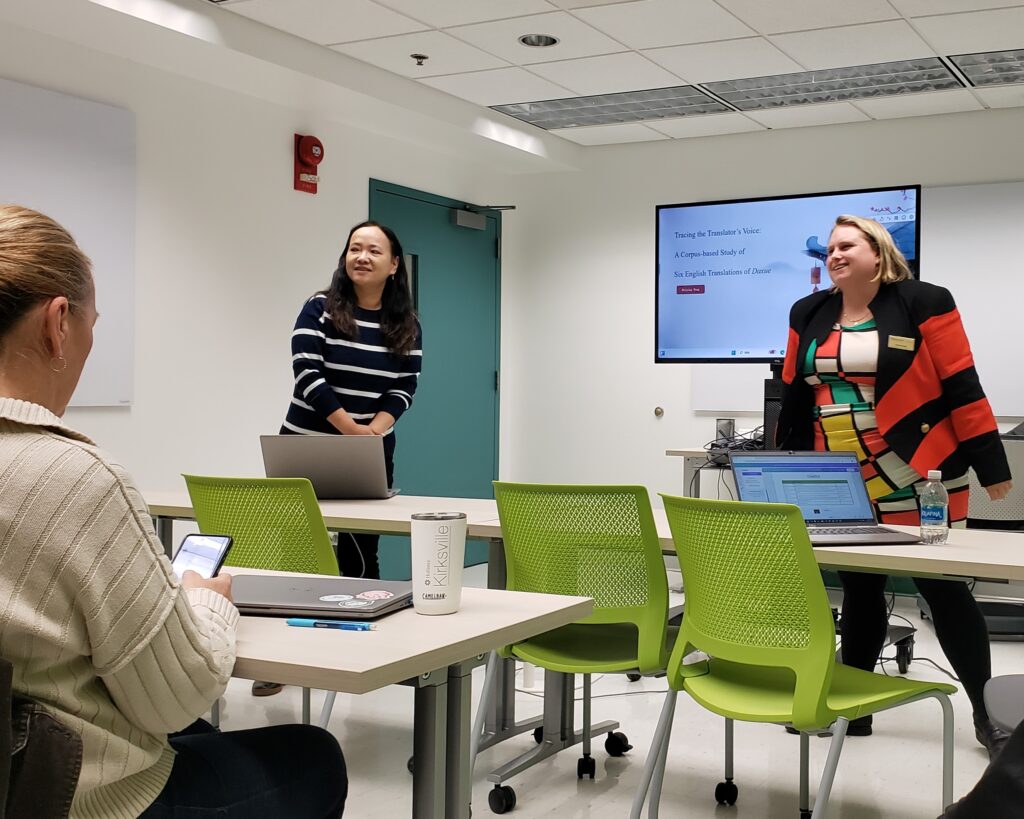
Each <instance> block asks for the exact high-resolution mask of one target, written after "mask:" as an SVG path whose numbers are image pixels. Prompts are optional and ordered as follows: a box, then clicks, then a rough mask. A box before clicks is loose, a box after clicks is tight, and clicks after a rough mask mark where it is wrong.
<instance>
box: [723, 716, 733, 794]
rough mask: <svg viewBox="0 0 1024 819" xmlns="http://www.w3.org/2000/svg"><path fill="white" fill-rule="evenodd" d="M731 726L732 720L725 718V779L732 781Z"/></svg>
mask: <svg viewBox="0 0 1024 819" xmlns="http://www.w3.org/2000/svg"><path fill="white" fill-rule="evenodd" d="M733 727H734V721H733V720H731V719H729V718H728V717H726V720H725V781H726V782H732V775H733V769H732V766H733Z"/></svg>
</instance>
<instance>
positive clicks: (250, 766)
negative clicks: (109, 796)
mask: <svg viewBox="0 0 1024 819" xmlns="http://www.w3.org/2000/svg"><path fill="white" fill-rule="evenodd" d="M169 739H170V743H171V747H173V748H174V750H175V752H176V756H175V758H174V767H173V768H172V769H171V776H170V778H169V779H168V780H167V784H166V785H165V786H164V789H163V790H162V791H161V792H160V795H159V796H157V798H156V801H155V802H153V804H152V805H150V806H149V807H148V808H147V809H146V810H145V811H144V812H143V813H142V817H144V819H214V817H216V819H280V817H282V816H287V817H289V819H335V817H339V816H341V814H342V810H343V809H344V807H345V797H346V796H347V795H348V775H347V774H346V772H345V759H344V757H343V756H342V754H341V748H340V747H339V745H338V741H337V740H336V739H335V738H334V736H333V735H331V734H329V733H328V732H327V731H324V730H323V729H321V728H317V727H316V726H314V725H271V726H268V727H266V728H253V729H250V730H248V731H228V732H225V733H220V732H217V731H215V730H214V729H213V728H212V727H211V726H210V725H209V723H206V722H204V721H203V720H198V721H197V722H196V723H195V724H193V725H192V726H190V727H189V728H187V729H185V730H184V731H182V732H181V733H180V734H172V735H171V736H170V737H169Z"/></svg>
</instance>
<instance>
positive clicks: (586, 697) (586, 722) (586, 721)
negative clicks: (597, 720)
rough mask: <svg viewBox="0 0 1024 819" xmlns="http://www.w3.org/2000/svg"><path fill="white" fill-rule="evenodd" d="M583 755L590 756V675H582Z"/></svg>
mask: <svg viewBox="0 0 1024 819" xmlns="http://www.w3.org/2000/svg"><path fill="white" fill-rule="evenodd" d="M583 756H584V757H588V756H590V675H589V674H584V675H583Z"/></svg>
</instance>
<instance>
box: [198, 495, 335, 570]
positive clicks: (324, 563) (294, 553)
mask: <svg viewBox="0 0 1024 819" xmlns="http://www.w3.org/2000/svg"><path fill="white" fill-rule="evenodd" d="M183 477H184V478H185V484H186V486H188V493H189V495H190V497H191V498H192V508H193V511H194V512H195V517H196V522H197V523H198V524H199V528H200V530H202V531H203V532H207V533H209V534H217V535H231V537H232V538H233V539H234V543H233V544H232V546H231V551H230V552H229V553H228V559H227V561H226V564H227V565H229V566H245V567H247V568H250V569H275V570H277V571H282V572H308V573H311V574H330V575H336V574H338V561H337V558H336V557H335V555H334V548H333V546H332V545H331V538H330V535H328V533H327V527H326V526H325V525H324V518H323V515H322V514H321V512H320V504H319V503H318V502H317V499H316V495H315V494H314V493H313V485H312V484H311V483H310V482H309V481H308V480H307V479H306V478H212V477H206V476H201V475H184V476H183Z"/></svg>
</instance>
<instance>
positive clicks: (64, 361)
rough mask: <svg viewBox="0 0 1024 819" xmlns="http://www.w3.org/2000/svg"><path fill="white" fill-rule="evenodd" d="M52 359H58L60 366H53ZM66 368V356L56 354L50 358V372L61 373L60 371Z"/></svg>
mask: <svg viewBox="0 0 1024 819" xmlns="http://www.w3.org/2000/svg"><path fill="white" fill-rule="evenodd" d="M54 361H60V362H61V366H60V367H54V366H53V362H54ZM67 368H68V360H67V359H66V358H64V356H62V355H59V356H57V357H56V358H51V359H50V370H51V371H52V372H55V373H62V372H64V370H66V369H67Z"/></svg>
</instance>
